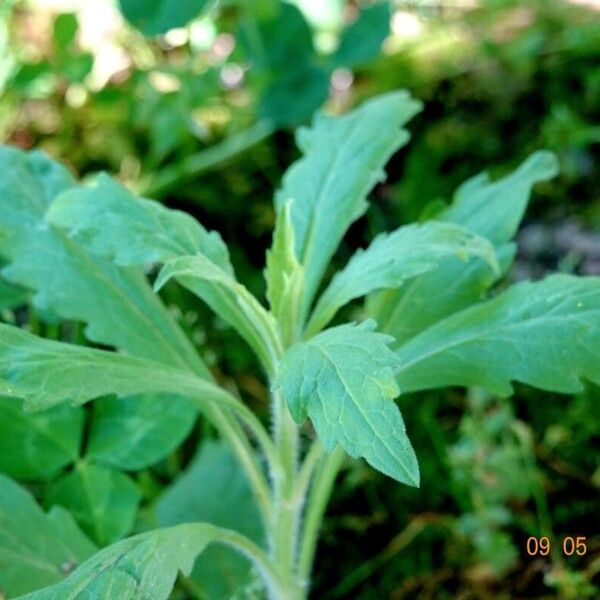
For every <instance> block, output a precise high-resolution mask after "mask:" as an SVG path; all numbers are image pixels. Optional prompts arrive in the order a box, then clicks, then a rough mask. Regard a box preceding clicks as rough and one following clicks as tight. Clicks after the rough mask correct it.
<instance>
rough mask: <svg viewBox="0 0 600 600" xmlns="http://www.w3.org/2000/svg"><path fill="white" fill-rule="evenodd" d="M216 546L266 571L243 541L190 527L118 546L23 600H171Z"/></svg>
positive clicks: (145, 535) (210, 529)
mask: <svg viewBox="0 0 600 600" xmlns="http://www.w3.org/2000/svg"><path fill="white" fill-rule="evenodd" d="M213 542H218V543H223V544H227V545H229V546H233V547H236V548H238V549H239V550H240V551H242V552H245V553H252V555H253V558H255V560H256V561H257V562H260V564H261V566H263V567H265V571H267V570H268V564H267V559H266V557H265V556H264V555H263V554H259V552H258V551H257V550H256V549H255V548H254V546H252V545H251V543H250V542H249V541H248V540H246V539H245V538H243V536H240V535H239V534H236V533H234V532H232V531H229V530H226V529H221V528H219V527H215V526H213V525H209V524H207V523H187V524H184V525H177V526H175V527H170V528H167V529H157V530H155V531H150V532H148V533H143V534H141V535H137V536H134V537H132V538H128V539H126V540H122V541H121V542H117V543H116V544H113V545H112V546H109V547H108V548H104V549H103V550H101V551H100V552H98V553H97V554H96V555H94V556H92V558H90V559H89V560H88V561H86V562H85V563H83V564H82V565H81V566H80V567H79V568H78V569H77V570H76V571H75V572H74V573H72V574H71V575H70V576H69V577H68V578H67V579H65V580H64V581H63V582H61V583H59V584H57V585H53V586H51V587H48V588H45V589H41V590H39V591H36V592H33V593H31V594H27V595H26V596H22V597H21V598H20V600H80V599H82V598H90V599H91V598H93V599H94V600H115V599H116V598H123V599H125V598H128V599H129V598H130V599H132V600H133V599H138V598H139V599H142V598H148V599H150V598H151V599H152V600H167V599H168V598H169V597H170V593H171V590H172V589H173V585H174V583H175V579H176V577H177V574H178V572H179V571H181V572H182V573H183V574H184V575H189V574H190V572H191V570H192V567H193V565H194V561H195V560H196V557H197V556H198V555H199V554H200V553H201V552H203V551H204V549H205V548H206V546H207V545H208V544H211V543H213ZM268 573H269V575H272V578H271V580H272V581H273V583H274V584H276V585H274V586H273V587H274V593H275V594H277V593H278V592H279V591H280V590H279V589H278V585H279V584H280V582H279V581H275V579H274V576H275V573H272V572H271V571H268ZM274 597H282V598H283V597H284V596H274Z"/></svg>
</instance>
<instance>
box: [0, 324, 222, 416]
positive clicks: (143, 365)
mask: <svg viewBox="0 0 600 600" xmlns="http://www.w3.org/2000/svg"><path fill="white" fill-rule="evenodd" d="M220 391H221V390H220V389H219V388H218V387H216V386H215V385H214V384H211V383H209V382H207V381H205V380H204V379H200V378H199V377H196V376H194V375H193V374H192V373H190V372H189V371H187V370H186V371H184V370H178V369H175V368H173V367H169V366H166V365H162V364H160V363H156V362H153V361H150V360H146V359H142V358H137V357H134V356H126V355H121V354H117V353H115V352H107V351H105V350H96V349H94V348H85V347H80V346H74V345H72V344H66V343H63V342H55V341H52V340H45V339H42V338H39V337H36V336H34V335H32V334H30V333H27V332H26V331H23V330H22V329H18V328H17V327H11V326H9V325H0V395H3V396H9V397H15V398H23V399H24V400H25V401H26V407H27V408H30V409H41V408H48V407H50V406H54V405H56V404H60V403H63V402H72V403H74V404H77V403H81V402H86V401H87V400H91V399H93V398H98V397H100V396H106V395H109V394H119V395H124V396H127V395H132V394H139V393H149V392H166V393H174V394H181V395H183V396H192V397H195V398H198V400H199V401H202V400H207V399H210V398H211V395H212V396H214V395H215V394H217V396H218V395H219V393H220Z"/></svg>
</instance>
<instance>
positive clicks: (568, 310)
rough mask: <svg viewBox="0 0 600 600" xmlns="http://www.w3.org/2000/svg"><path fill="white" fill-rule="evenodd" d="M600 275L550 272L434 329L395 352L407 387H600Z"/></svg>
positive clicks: (504, 391) (399, 375)
mask: <svg viewBox="0 0 600 600" xmlns="http://www.w3.org/2000/svg"><path fill="white" fill-rule="evenodd" d="M598 348H600V278H595V277H586V278H578V277H574V276H570V275H553V276H551V277H548V278H546V279H544V280H543V281H540V282H537V283H531V282H524V283H519V284H517V285H514V286H512V287H511V288H509V289H508V290H506V291H505V292H503V293H502V294H500V295H499V296H497V297H496V298H494V299H492V300H488V301H487V302H483V303H481V304H478V305H475V306H472V307H469V308H467V309H465V310H463V311H461V312H459V313H457V314H454V315H452V316H450V317H448V318H446V319H444V320H443V321H440V322H438V323H436V324H435V325H432V326H431V327H430V328H429V329H427V330H425V331H424V332H422V333H421V334H419V335H418V336H416V337H414V338H413V339H412V340H410V341H409V342H407V343H405V344H403V345H402V346H400V348H399V349H398V352H397V355H398V358H399V359H400V360H399V366H398V367H397V370H396V376H397V381H398V383H399V385H400V387H401V388H402V389H403V390H420V389H429V388H437V387H442V386H447V385H465V386H481V387H484V388H486V389H488V390H490V391H492V392H494V393H497V394H502V395H508V394H510V392H511V391H512V387H511V381H520V382H522V383H526V384H529V385H532V386H535V387H539V388H541V389H544V390H549V391H554V392H562V393H572V392H577V391H580V390H581V389H582V383H581V380H582V379H587V380H589V381H593V382H595V383H600V353H599V352H598Z"/></svg>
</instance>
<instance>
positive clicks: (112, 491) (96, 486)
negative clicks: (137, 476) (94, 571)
mask: <svg viewBox="0 0 600 600" xmlns="http://www.w3.org/2000/svg"><path fill="white" fill-rule="evenodd" d="M140 497H141V494H140V491H139V490H138V488H137V486H136V485H135V483H133V481H131V479H129V477H127V475H124V474H123V473H119V472H118V471H113V470H112V469H109V468H107V467H102V466H99V465H92V464H89V463H86V462H82V463H79V464H78V465H77V466H76V467H75V469H74V470H73V471H71V472H70V473H67V474H66V475H64V476H63V477H61V478H59V479H58V480H56V481H55V482H53V483H52V485H51V486H50V489H49V490H48V493H47V494H46V498H45V499H46V503H47V504H48V505H55V504H57V505H60V506H63V507H64V508H66V509H67V510H68V511H69V512H70V513H71V514H72V515H73V516H74V517H75V518H76V519H77V522H78V523H79V525H80V526H81V528H82V529H83V530H84V531H85V532H86V533H87V534H88V535H89V536H90V537H91V538H92V539H93V540H94V541H95V542H97V543H98V544H99V545H100V546H106V545H107V544H110V543H112V542H115V541H116V540H118V539H120V538H122V537H123V536H124V535H127V534H128V533H129V532H130V531H131V528H132V527H133V523H134V520H135V515H136V513H137V508H138V504H139V501H140Z"/></svg>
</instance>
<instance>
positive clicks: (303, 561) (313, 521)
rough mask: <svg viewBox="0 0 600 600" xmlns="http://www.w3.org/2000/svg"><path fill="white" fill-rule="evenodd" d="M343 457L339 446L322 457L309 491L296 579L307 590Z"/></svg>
mask: <svg viewBox="0 0 600 600" xmlns="http://www.w3.org/2000/svg"><path fill="white" fill-rule="evenodd" d="M345 456H346V455H345V453H344V451H343V449H342V448H341V447H340V446H336V448H335V449H334V450H333V451H332V452H331V453H330V454H326V455H325V456H323V457H322V458H321V461H320V464H319V466H318V467H317V471H316V473H315V476H314V480H313V484H312V486H311V489H310V494H309V497H308V501H307V504H306V512H305V515H304V525H303V528H302V538H301V539H302V544H301V546H300V554H299V558H298V577H299V578H300V580H301V582H302V585H303V587H304V588H305V589H307V588H308V580H309V577H310V572H311V570H312V565H313V560H314V556H315V552H316V549H317V540H318V536H319V529H320V528H321V523H322V521H323V516H324V514H325V509H326V507H327V503H328V502H329V498H330V496H331V490H332V489H333V484H334V482H335V479H336V477H337V475H338V473H339V471H340V469H341V467H342V464H343V462H344V458H345Z"/></svg>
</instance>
